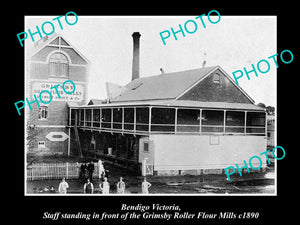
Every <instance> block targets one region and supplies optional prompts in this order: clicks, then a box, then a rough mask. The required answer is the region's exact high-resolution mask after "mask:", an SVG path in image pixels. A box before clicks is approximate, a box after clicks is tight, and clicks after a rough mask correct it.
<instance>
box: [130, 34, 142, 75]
mask: <svg viewBox="0 0 300 225" xmlns="http://www.w3.org/2000/svg"><path fill="white" fill-rule="evenodd" d="M140 36H141V34H140V33H139V32H134V33H133V34H132V38H133V59H132V78H131V80H132V81H133V80H134V79H137V78H140Z"/></svg>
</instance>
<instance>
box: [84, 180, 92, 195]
mask: <svg viewBox="0 0 300 225" xmlns="http://www.w3.org/2000/svg"><path fill="white" fill-rule="evenodd" d="M83 193H85V194H93V193H94V185H93V183H91V181H90V179H89V178H88V179H87V181H86V183H85V184H84V186H83Z"/></svg>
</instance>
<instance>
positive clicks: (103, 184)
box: [99, 177, 109, 194]
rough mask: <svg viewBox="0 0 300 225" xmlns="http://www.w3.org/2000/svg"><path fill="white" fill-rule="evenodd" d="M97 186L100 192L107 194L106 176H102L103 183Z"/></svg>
mask: <svg viewBox="0 0 300 225" xmlns="http://www.w3.org/2000/svg"><path fill="white" fill-rule="evenodd" d="M99 188H100V190H101V191H102V194H109V183H108V181H107V178H106V177H104V181H103V183H102V184H101V183H100V184H99Z"/></svg>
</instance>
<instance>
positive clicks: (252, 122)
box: [247, 112, 266, 134]
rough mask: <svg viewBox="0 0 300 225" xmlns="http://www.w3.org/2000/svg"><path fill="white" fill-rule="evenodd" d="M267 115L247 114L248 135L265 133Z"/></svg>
mask: <svg viewBox="0 0 300 225" xmlns="http://www.w3.org/2000/svg"><path fill="white" fill-rule="evenodd" d="M265 123H266V114H265V113H264V112H248V113H247V133H255V134H264V133H265Z"/></svg>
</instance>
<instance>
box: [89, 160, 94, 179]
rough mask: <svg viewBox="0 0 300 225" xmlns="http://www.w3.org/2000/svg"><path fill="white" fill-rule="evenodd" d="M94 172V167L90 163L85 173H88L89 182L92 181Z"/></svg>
mask: <svg viewBox="0 0 300 225" xmlns="http://www.w3.org/2000/svg"><path fill="white" fill-rule="evenodd" d="M94 170H95V166H94V163H93V162H92V161H91V162H90V163H89V164H88V166H87V171H88V174H89V178H90V181H92V180H93V173H94Z"/></svg>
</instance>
